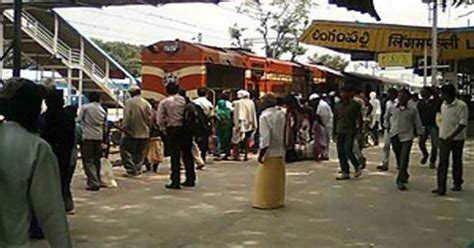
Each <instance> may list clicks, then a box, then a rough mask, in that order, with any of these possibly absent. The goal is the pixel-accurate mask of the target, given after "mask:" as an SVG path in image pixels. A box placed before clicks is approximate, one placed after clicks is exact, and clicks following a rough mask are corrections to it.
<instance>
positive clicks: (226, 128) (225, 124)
mask: <svg viewBox="0 0 474 248" xmlns="http://www.w3.org/2000/svg"><path fill="white" fill-rule="evenodd" d="M216 117H217V126H216V135H217V137H218V139H219V145H220V151H219V156H221V155H222V154H224V157H223V158H222V159H223V160H227V159H228V157H229V155H230V148H231V139H232V110H231V109H230V108H228V107H227V105H226V101H225V100H219V101H218V102H217V113H216ZM218 159H220V157H219V158H218Z"/></svg>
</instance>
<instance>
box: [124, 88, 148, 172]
mask: <svg viewBox="0 0 474 248" xmlns="http://www.w3.org/2000/svg"><path fill="white" fill-rule="evenodd" d="M129 93H130V96H131V97H132V99H130V100H128V101H127V102H126V103H125V110H124V114H123V123H122V129H123V131H124V135H125V137H124V138H123V140H122V144H121V146H120V155H121V157H122V161H123V164H124V167H125V170H126V171H127V173H126V174H125V175H124V176H126V177H134V176H138V175H139V174H140V173H141V169H142V163H143V160H144V156H145V149H146V146H147V143H148V139H149V138H150V116H151V110H152V108H151V105H150V103H148V101H147V100H145V99H143V97H142V96H141V90H140V88H138V86H135V85H134V86H131V87H130V89H129Z"/></svg>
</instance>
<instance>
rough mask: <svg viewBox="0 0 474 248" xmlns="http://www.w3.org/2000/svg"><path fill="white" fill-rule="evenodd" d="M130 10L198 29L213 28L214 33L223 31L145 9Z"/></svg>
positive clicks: (209, 29)
mask: <svg viewBox="0 0 474 248" xmlns="http://www.w3.org/2000/svg"><path fill="white" fill-rule="evenodd" d="M131 10H132V11H136V12H138V13H142V14H145V15H147V16H151V17H156V18H159V19H163V20H167V21H171V22H175V23H179V24H182V25H185V26H190V27H193V28H199V29H202V30H206V31H211V30H214V31H212V32H213V33H215V34H222V33H223V31H222V30H217V29H213V28H208V27H205V28H201V27H199V26H198V25H196V24H192V23H189V22H185V21H181V20H177V19H174V18H170V17H167V16H162V15H157V14H153V13H148V12H145V11H139V10H136V9H131Z"/></svg>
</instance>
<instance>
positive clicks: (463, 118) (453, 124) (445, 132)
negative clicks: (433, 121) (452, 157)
mask: <svg viewBox="0 0 474 248" xmlns="http://www.w3.org/2000/svg"><path fill="white" fill-rule="evenodd" d="M468 122H469V110H468V108H467V104H466V103H465V102H463V101H461V100H458V99H455V100H454V102H452V103H451V104H448V103H446V102H444V103H443V105H441V125H440V128H439V137H440V138H441V139H447V138H448V137H449V136H450V135H452V134H453V133H454V131H455V130H456V129H457V128H458V127H459V125H465V126H466V128H464V130H462V132H461V133H459V134H458V135H457V136H456V137H454V139H453V140H465V139H466V137H467V125H468Z"/></svg>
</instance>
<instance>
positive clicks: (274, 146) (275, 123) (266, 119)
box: [259, 107, 286, 158]
mask: <svg viewBox="0 0 474 248" xmlns="http://www.w3.org/2000/svg"><path fill="white" fill-rule="evenodd" d="M285 124H286V114H285V112H284V111H283V110H282V109H281V108H279V107H272V108H268V109H266V110H264V111H263V112H262V114H261V115H260V129H259V132H260V148H261V149H262V148H268V150H267V152H266V154H265V157H266V158H275V157H284V156H285V152H286V149H285Z"/></svg>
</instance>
